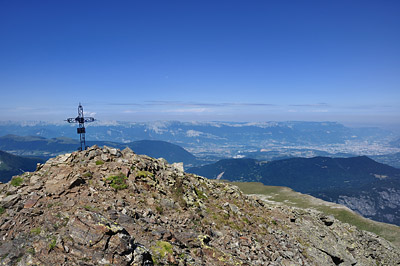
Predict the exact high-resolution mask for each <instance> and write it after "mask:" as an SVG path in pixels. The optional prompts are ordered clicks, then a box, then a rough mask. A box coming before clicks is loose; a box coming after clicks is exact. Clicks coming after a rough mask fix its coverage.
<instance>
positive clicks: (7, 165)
mask: <svg viewBox="0 0 400 266" xmlns="http://www.w3.org/2000/svg"><path fill="white" fill-rule="evenodd" d="M37 163H44V160H43V159H41V158H27V157H21V156H16V155H12V154H10V153H7V152H4V151H0V182H3V183H5V182H8V181H10V179H11V177H12V176H15V175H20V174H22V173H24V172H32V171H35V170H36V165H37Z"/></svg>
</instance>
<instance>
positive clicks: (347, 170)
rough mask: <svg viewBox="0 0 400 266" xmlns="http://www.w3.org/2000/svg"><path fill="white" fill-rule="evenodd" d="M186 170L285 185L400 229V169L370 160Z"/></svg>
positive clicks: (238, 162)
mask: <svg viewBox="0 0 400 266" xmlns="http://www.w3.org/2000/svg"><path fill="white" fill-rule="evenodd" d="M188 172H190V173H195V174H198V175H201V176H205V177H208V178H212V179H215V178H218V179H226V180H229V181H246V182H249V181H256V182H262V183H263V184H265V185H274V186H287V187H290V188H292V189H294V190H296V191H299V192H302V193H308V194H311V195H313V196H316V197H320V198H322V199H325V200H329V201H332V202H337V203H341V204H344V205H346V206H347V207H349V208H351V209H353V210H355V211H357V212H359V213H360V214H362V215H363V216H365V217H367V218H372V219H375V220H378V221H383V222H389V223H395V224H398V225H400V169H397V168H393V167H391V166H388V165H385V164H381V163H378V162H376V161H374V160H372V159H370V158H368V157H366V156H360V157H352V158H330V157H314V158H291V159H284V160H277V161H271V162H264V161H258V160H254V159H227V160H221V161H218V162H217V163H214V164H210V165H204V166H201V167H194V168H190V169H188Z"/></svg>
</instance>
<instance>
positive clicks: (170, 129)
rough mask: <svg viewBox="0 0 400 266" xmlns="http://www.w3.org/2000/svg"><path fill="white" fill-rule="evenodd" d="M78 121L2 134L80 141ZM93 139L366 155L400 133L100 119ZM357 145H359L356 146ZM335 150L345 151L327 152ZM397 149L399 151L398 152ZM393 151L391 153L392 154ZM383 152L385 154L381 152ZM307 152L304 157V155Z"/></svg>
mask: <svg viewBox="0 0 400 266" xmlns="http://www.w3.org/2000/svg"><path fill="white" fill-rule="evenodd" d="M74 127H75V125H69V124H67V123H65V124H57V125H55V124H49V123H43V122H31V123H12V122H0V135H7V134H15V135H24V136H28V135H30V136H41V137H45V138H55V137H60V136H63V137H69V138H73V139H75V138H76V137H77V136H76V129H75V128H74ZM87 132H88V134H87V137H88V140H97V141H113V142H117V143H129V142H133V141H137V140H143V139H147V140H162V141H167V142H170V143H174V144H177V145H179V146H182V147H184V148H185V149H187V150H188V151H190V152H192V153H193V154H194V155H196V156H197V157H204V156H219V157H234V156H235V155H237V154H238V153H241V152H243V151H245V152H248V151H257V150H258V151H259V150H261V149H267V150H276V149H279V148H282V147H287V146H296V147H301V148H304V147H308V148H311V149H315V150H318V149H319V148H324V149H326V148H327V147H328V148H330V146H332V145H345V146H344V147H348V148H349V149H350V152H349V151H346V152H347V153H353V151H354V154H363V153H360V152H359V151H365V148H366V147H368V145H369V144H374V145H375V146H376V145H377V144H379V145H386V146H387V145H389V142H390V141H392V140H393V139H395V138H396V137H398V135H396V134H395V133H393V132H390V131H387V130H383V129H379V128H350V127H346V126H344V125H342V124H339V123H335V122H301V121H292V122H290V121H289V122H263V123H238V122H178V121H156V122H143V123H139V122H138V123H133V122H132V123H131V122H112V123H106V122H101V121H100V122H94V123H91V124H88V125H87ZM353 147H354V149H353ZM326 151H327V152H329V153H337V152H342V151H331V150H329V149H328V150H326ZM395 152H396V151H395ZM387 153H390V152H387ZM381 154H382V153H381ZM302 156H303V155H302Z"/></svg>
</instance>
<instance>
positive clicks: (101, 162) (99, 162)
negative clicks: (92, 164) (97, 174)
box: [96, 160, 104, 165]
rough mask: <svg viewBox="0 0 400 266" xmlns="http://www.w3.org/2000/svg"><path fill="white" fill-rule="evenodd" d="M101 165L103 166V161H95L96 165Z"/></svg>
mask: <svg viewBox="0 0 400 266" xmlns="http://www.w3.org/2000/svg"><path fill="white" fill-rule="evenodd" d="M102 164H104V162H103V161H101V160H97V161H96V165H102Z"/></svg>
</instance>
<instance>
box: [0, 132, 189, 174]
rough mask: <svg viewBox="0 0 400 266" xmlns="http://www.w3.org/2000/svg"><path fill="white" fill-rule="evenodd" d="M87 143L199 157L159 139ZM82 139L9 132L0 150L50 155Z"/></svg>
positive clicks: (174, 157) (172, 157)
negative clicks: (22, 134)
mask: <svg viewBox="0 0 400 266" xmlns="http://www.w3.org/2000/svg"><path fill="white" fill-rule="evenodd" d="M86 144H87V145H88V146H92V145H95V144H96V145H98V146H110V147H115V148H118V149H124V148H126V147H129V148H131V149H132V150H133V151H134V152H136V153H137V154H145V155H148V156H151V157H156V158H160V157H162V158H164V159H166V160H167V161H168V162H170V163H174V162H183V163H184V165H185V166H193V165H196V164H197V159H196V157H195V156H194V155H193V154H191V153H190V152H188V151H186V150H185V149H183V148H182V147H180V146H178V145H175V144H172V143H168V142H165V141H156V140H141V141H134V142H129V143H117V142H111V141H87V142H86ZM78 146H79V141H78V140H74V139H70V138H66V137H61V138H52V139H46V138H44V137H39V136H16V135H6V136H3V137H0V150H4V151H7V152H10V153H13V154H17V155H24V156H39V157H43V158H49V157H52V156H55V155H58V154H61V153H66V152H72V151H76V150H77V147H78Z"/></svg>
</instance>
